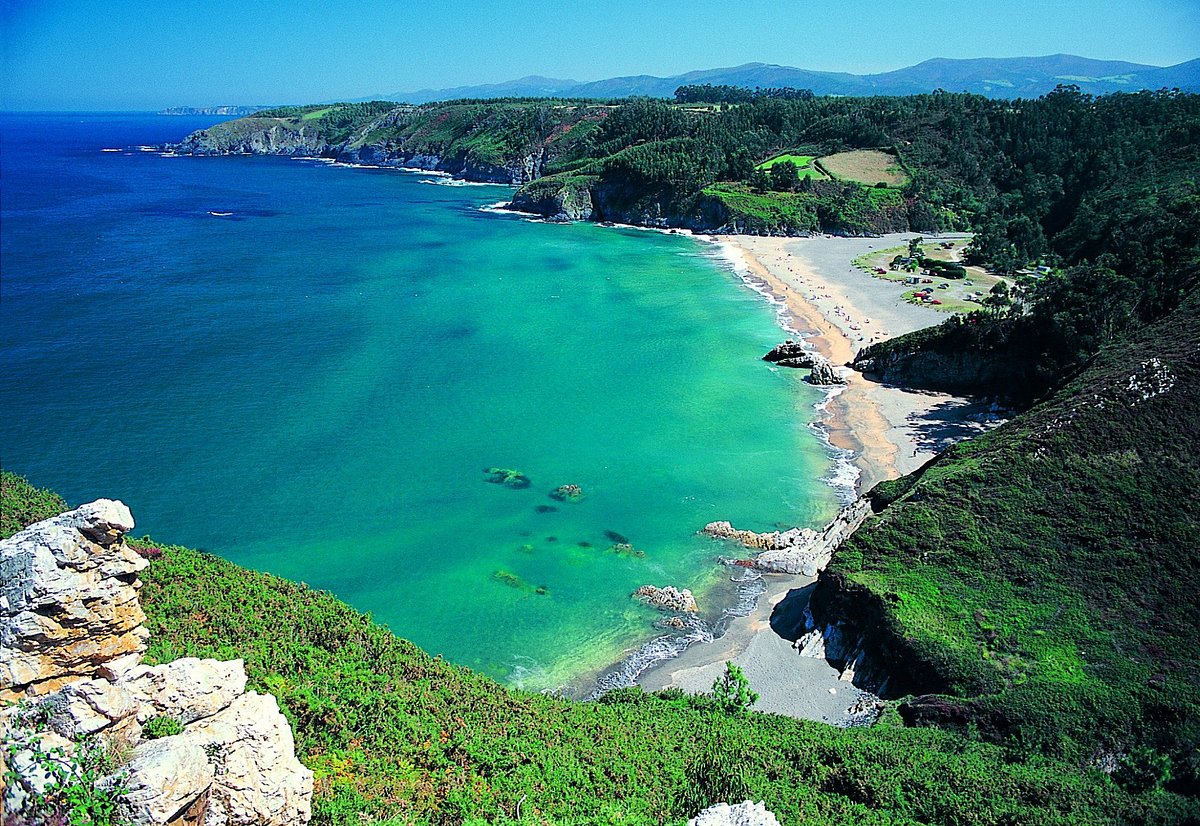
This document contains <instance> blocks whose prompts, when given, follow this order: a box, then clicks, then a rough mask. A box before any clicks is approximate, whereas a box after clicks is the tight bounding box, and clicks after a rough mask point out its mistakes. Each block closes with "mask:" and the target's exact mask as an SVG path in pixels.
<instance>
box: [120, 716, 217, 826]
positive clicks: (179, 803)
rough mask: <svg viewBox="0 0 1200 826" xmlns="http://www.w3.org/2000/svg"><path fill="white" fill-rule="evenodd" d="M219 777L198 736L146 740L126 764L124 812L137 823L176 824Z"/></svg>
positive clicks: (153, 825)
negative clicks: (126, 790) (214, 779)
mask: <svg viewBox="0 0 1200 826" xmlns="http://www.w3.org/2000/svg"><path fill="white" fill-rule="evenodd" d="M215 776H216V770H215V767H214V766H213V763H212V761H211V760H210V759H209V756H208V755H207V754H205V752H204V748H203V746H202V744H201V743H200V742H199V741H197V740H195V739H191V738H188V737H187V736H185V735H176V736H174V737H164V738H162V739H161V740H150V741H148V742H145V743H142V744H141V745H139V746H138V747H137V748H135V749H134V750H133V756H132V759H131V760H130V761H129V763H127V764H126V765H125V766H124V781H123V782H124V785H125V788H126V789H128V792H127V793H126V794H125V795H124V796H123V798H122V809H123V813H124V814H125V816H126V817H127V818H128V819H129V822H130V823H132V824H134V826H159V825H160V824H167V823H172V822H173V821H175V819H176V817H177V816H178V815H179V814H181V813H182V812H184V811H185V810H187V809H188V808H189V807H190V806H192V805H193V804H194V803H196V801H197V800H198V799H199V798H200V796H201V795H203V794H206V793H207V792H208V791H209V789H210V788H211V786H212V783H213V778H214V777H215ZM114 777H115V776H114ZM109 782H114V781H113V780H110V781H109Z"/></svg>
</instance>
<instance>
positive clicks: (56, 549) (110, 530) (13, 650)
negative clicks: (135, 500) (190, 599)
mask: <svg viewBox="0 0 1200 826" xmlns="http://www.w3.org/2000/svg"><path fill="white" fill-rule="evenodd" d="M132 527H133V516H132V515H131V514H130V513H129V508H127V507H125V505H124V504H122V503H121V502H116V501H113V500H111V499H100V500H97V501H95V502H92V503H91V504H88V505H83V506H82V507H79V508H76V509H75V510H73V511H70V512H68V513H64V514H62V515H61V516H56V517H54V518H53V519H47V520H45V521H44V522H39V523H37V524H36V525H31V526H30V527H28V528H26V529H25V530H23V531H21V532H19V533H17V534H14V535H13V536H11V537H9V538H8V539H6V540H4V541H3V542H0V700H15V699H17V698H18V697H20V696H22V695H25V694H30V695H37V694H46V693H49V692H51V691H53V690H54V689H56V688H58V687H59V686H62V685H65V684H66V683H67V682H70V681H72V680H77V679H81V678H87V677H97V676H105V675H116V674H119V673H121V672H122V671H124V670H125V669H126V668H129V667H130V666H132V665H134V664H135V663H136V662H137V660H138V658H139V657H140V656H141V654H142V652H143V651H145V650H146V638H147V636H148V635H149V632H148V631H146V629H145V628H143V627H142V623H143V622H145V619H146V616H145V614H143V613H142V608H141V605H139V604H138V599H137V592H138V589H139V588H140V587H141V582H140V581H139V580H138V578H137V574H138V572H139V571H141V570H142V569H143V568H145V567H146V565H147V564H148V563H147V562H146V560H144V559H142V558H141V557H140V556H138V555H137V554H136V553H134V552H133V550H131V549H130V548H129V547H128V546H127V545H126V544H125V542H124V541H123V539H122V537H123V536H124V534H125V532H126V531H128V530H130V529H131V528H132Z"/></svg>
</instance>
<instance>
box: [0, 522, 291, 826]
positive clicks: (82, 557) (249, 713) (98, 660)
mask: <svg viewBox="0 0 1200 826" xmlns="http://www.w3.org/2000/svg"><path fill="white" fill-rule="evenodd" d="M132 527H133V519H132V517H131V516H130V513H129V509H128V508H126V507H125V505H123V504H122V503H120V502H114V501H111V500H106V499H102V500H99V501H97V502H93V503H91V504H89V505H84V506H82V507H80V508H77V509H76V510H74V511H71V512H69V513H65V514H62V515H61V516H57V517H55V518H53V519H48V520H46V521H43V522H39V523H37V524H34V525H32V526H30V527H28V528H26V529H25V530H23V531H20V532H18V533H17V534H15V535H13V536H12V537H10V538H8V539H6V540H4V541H3V542H0V611H2V614H0V616H2V622H3V624H2V625H0V697H2V698H3V699H6V700H19V701H20V702H19V703H16V704H13V705H9V706H8V707H7V708H5V709H4V710H3V711H0V738H2V740H3V744H4V746H5V753H6V754H7V755H9V756H10V757H11V764H10V766H9V769H10V772H11V773H10V774H9V775H8V777H7V778H6V779H7V780H8V785H7V787H6V788H5V789H4V792H3V814H4V817H3V818H0V820H4V821H5V822H8V823H12V824H39V823H49V822H64V823H65V822H66V819H65V815H64V811H65V810H64V809H63V808H62V807H64V806H68V805H69V801H68V800H67V799H66V798H65V797H64V795H66V791H65V787H66V786H67V785H68V784H70V783H75V782H76V778H77V775H79V773H80V772H82V771H89V772H90V773H92V774H95V773H96V772H97V771H99V769H98V767H97V765H95V764H94V763H93V762H90V761H92V760H93V758H92V757H91V756H90V755H92V754H94V750H95V745H94V744H95V743H97V742H101V743H104V744H106V745H105V746H104V749H105V750H107V751H108V752H109V753H121V754H125V755H126V756H127V759H125V760H124V761H122V764H121V765H119V766H117V767H115V770H114V769H113V768H112V767H108V769H107V770H105V771H103V773H104V775H105V776H104V777H101V778H99V779H96V780H95V782H94V783H92V785H91V787H90V788H89V790H88V793H89V794H95V795H98V796H101V797H103V796H107V797H108V798H109V799H111V800H112V801H113V802H114V803H115V804H116V805H117V806H118V811H119V812H120V814H121V815H122V816H123V817H124V818H126V820H127V821H128V822H129V823H131V824H135V826H151V824H153V825H154V826H157V825H158V824H168V823H170V824H192V826H201V825H203V826H292V824H303V823H307V822H308V820H309V817H310V812H311V800H312V792H313V775H312V772H310V771H309V770H308V769H307V768H305V767H304V766H303V765H301V764H300V762H299V761H298V760H297V759H296V754H295V743H294V740H293V738H292V731H291V728H290V727H289V725H288V722H287V720H286V718H284V716H283V715H282V714H281V713H280V711H279V707H278V705H277V704H276V702H275V698H274V697H272V696H271V695H269V694H268V695H260V694H257V693H255V692H253V691H246V672H245V668H244V667H243V664H242V661H241V660H233V661H227V662H222V661H219V660H201V659H196V658H184V659H179V660H175V661H173V662H169V663H164V664H162V665H156V666H146V665H141V664H140V659H141V654H142V653H143V652H144V651H145V648H146V646H145V643H146V638H147V637H148V636H149V632H148V631H147V630H146V629H145V628H144V627H143V625H142V623H143V622H144V621H145V615H144V614H143V613H142V609H141V606H140V605H139V603H138V598H137V592H138V590H139V589H140V587H141V582H140V580H139V579H138V572H139V571H142V570H144V569H145V568H146V567H147V565H148V563H147V561H146V560H145V559H143V558H142V557H141V556H139V555H138V554H137V553H136V552H135V551H134V550H133V549H131V548H130V547H129V546H128V545H126V544H125V541H124V534H125V532H126V531H128V530H130V529H131V528H132ZM85 767H86V768H85ZM88 782H89V783H91V780H89V781H88ZM78 793H79V792H78V791H77V792H75V794H78ZM60 817H61V818H62V819H61V820H59V819H58V818H60Z"/></svg>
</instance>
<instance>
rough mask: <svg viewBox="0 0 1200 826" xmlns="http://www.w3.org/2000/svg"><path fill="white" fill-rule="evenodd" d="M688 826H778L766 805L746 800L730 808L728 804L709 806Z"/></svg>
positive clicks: (689, 822) (690, 821)
mask: <svg viewBox="0 0 1200 826" xmlns="http://www.w3.org/2000/svg"><path fill="white" fill-rule="evenodd" d="M688 826H779V821H778V820H777V819H776V817H775V815H774V814H772V813H771V812H769V811H767V807H766V804H764V803H754V802H752V801H749V800H747V801H746V802H745V803H735V804H733V805H732V806H730V805H729V804H728V803H718V804H717V805H715V806H709V807H708V808H707V809H705V810H704V811H702V812H701V813H700V814H698V815H696V816H695V817H693V818H692V819H691V820H689V821H688Z"/></svg>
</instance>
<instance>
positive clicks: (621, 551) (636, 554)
mask: <svg viewBox="0 0 1200 826" xmlns="http://www.w3.org/2000/svg"><path fill="white" fill-rule="evenodd" d="M608 552H609V553H611V554H616V555H617V556H629V557H633V558H634V559H643V558H644V557H645V556H646V552H645V551H642V550H639V549H637V548H635V547H633V546H632V545H630V544H629V543H628V542H616V543H614V544H612V545H610V546H609V548H608Z"/></svg>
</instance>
